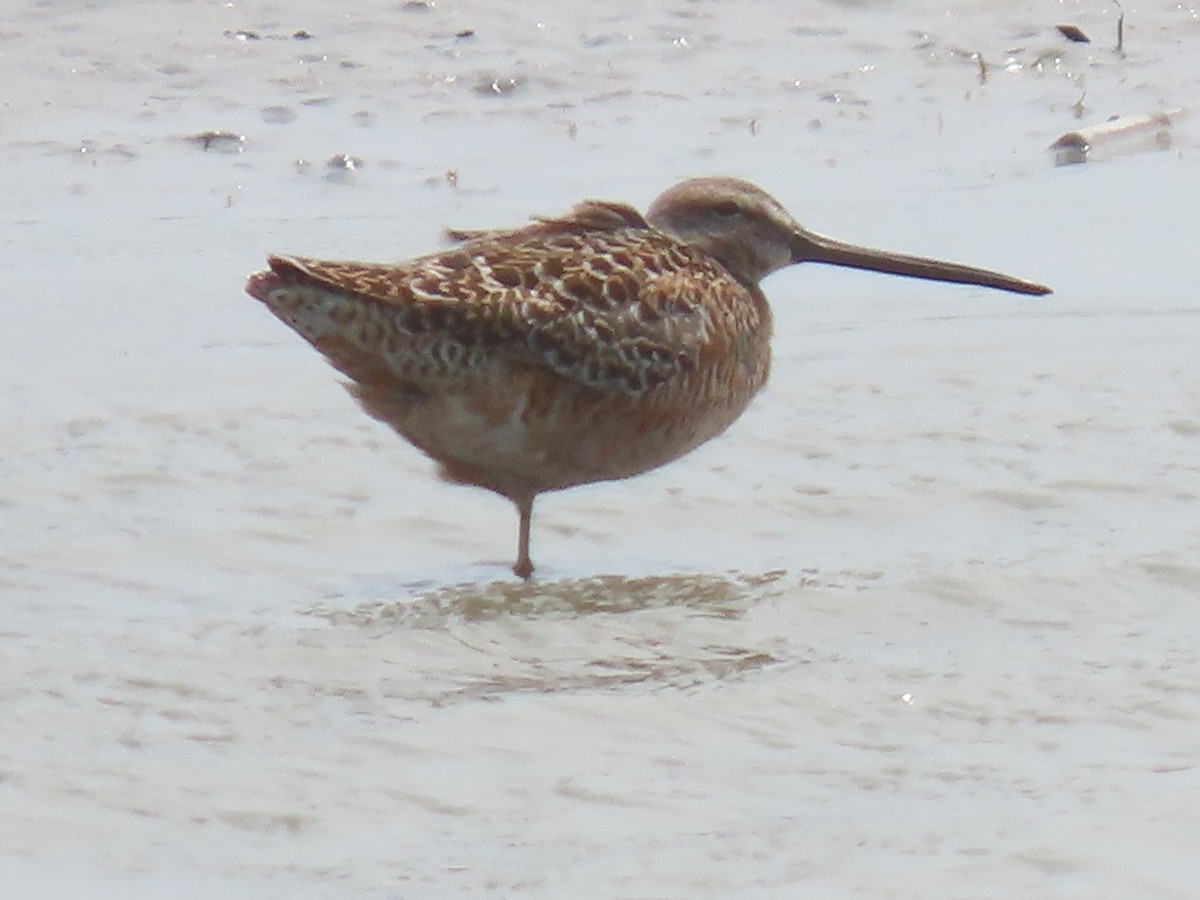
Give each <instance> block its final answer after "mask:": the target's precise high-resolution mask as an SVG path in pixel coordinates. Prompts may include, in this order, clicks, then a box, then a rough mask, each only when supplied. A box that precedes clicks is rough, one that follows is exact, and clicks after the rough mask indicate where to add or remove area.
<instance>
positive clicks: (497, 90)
mask: <svg viewBox="0 0 1200 900" xmlns="http://www.w3.org/2000/svg"><path fill="white" fill-rule="evenodd" d="M516 89H517V79H515V78H494V77H492V76H491V75H481V76H480V77H479V80H478V81H476V82H475V93H477V94H496V95H503V94H511V93H512V92H513V91H515V90H516Z"/></svg>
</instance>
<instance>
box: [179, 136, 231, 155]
mask: <svg viewBox="0 0 1200 900" xmlns="http://www.w3.org/2000/svg"><path fill="white" fill-rule="evenodd" d="M183 139H184V140H185V141H187V142H188V143H190V144H193V145H195V146H197V147H199V148H200V149H201V150H205V151H207V150H212V151H213V152H215V153H241V152H242V149H243V148H244V147H245V146H246V136H245V135H244V134H235V133H234V132H232V131H198V132H196V133H195V134H188V135H185V136H184V138H183Z"/></svg>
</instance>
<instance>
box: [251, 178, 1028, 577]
mask: <svg viewBox="0 0 1200 900" xmlns="http://www.w3.org/2000/svg"><path fill="white" fill-rule="evenodd" d="M456 235H457V236H459V237H462V238H464V242H463V243H462V244H461V245H460V246H458V247H456V248H454V249H451V250H446V251H443V252H441V253H435V254H431V255H429V256H424V257H420V258H417V259H414V260H411V261H409V262H403V263H397V264H369V263H345V262H323V261H319V260H311V259H301V258H296V257H271V258H270V260H269V263H270V270H269V271H267V272H260V273H258V274H256V275H253V276H251V278H250V280H249V282H248V283H247V285H246V290H247V292H248V293H250V294H251V295H252V296H253V297H255V298H256V299H258V300H261V301H262V302H263V303H265V304H266V305H267V307H268V308H269V309H270V310H271V311H272V312H273V313H274V314H275V315H276V316H278V317H279V318H280V319H282V320H283V321H284V322H285V323H286V324H287V325H289V326H290V327H292V328H293V329H295V330H296V331H297V332H299V334H300V335H301V336H303V337H304V338H305V339H306V340H307V341H309V343H311V344H312V345H313V346H314V347H316V348H317V349H318V350H319V351H321V353H322V354H324V356H325V357H326V358H327V359H328V360H329V361H330V362H331V363H332V364H333V365H334V366H336V367H337V368H338V369H339V370H340V371H341V372H342V373H343V374H345V375H346V376H347V377H348V378H349V379H350V383H349V385H348V387H349V389H350V391H351V392H352V393H353V394H354V395H355V397H356V398H357V399H358V401H359V403H360V404H361V405H362V407H363V409H364V410H366V412H367V413H369V414H370V415H372V416H374V417H375V418H377V419H379V420H380V421H382V422H385V423H387V424H388V425H390V426H391V427H392V428H394V429H395V430H396V431H397V432H398V433H399V434H401V435H402V436H403V437H405V438H406V439H408V440H409V441H411V442H412V443H414V444H415V445H417V446H418V447H420V448H421V449H422V450H424V451H425V452H426V453H427V454H429V455H430V456H431V457H433V458H434V459H435V460H437V461H438V462H439V463H440V464H441V466H442V471H443V474H444V475H445V476H446V477H447V478H449V479H451V480H453V481H458V482H463V483H466V484H473V485H478V486H480V487H485V488H488V489H489V490H492V491H495V492H496V493H498V494H501V495H503V496H505V497H508V498H509V499H510V500H512V501H513V503H515V504H516V506H517V508H518V510H519V512H520V517H521V523H520V540H519V547H518V558H517V562H516V564H515V565H514V567H513V568H514V571H515V572H516V573H517V574H518V575H521V576H523V577H528V576H529V574H530V573H531V572H532V570H533V564H532V561H531V560H530V557H529V526H530V517H531V513H532V506H533V500H534V498H535V497H536V496H537V495H538V494H540V493H543V492H545V491H553V490H560V489H562V488H567V487H572V486H574V485H578V484H585V483H588V482H593V481H607V480H612V479H618V478H626V477H629V476H631V475H637V474H639V473H641V472H645V471H647V470H649V469H653V468H656V467H657V466H661V465H663V464H665V463H668V462H670V461H671V460H673V459H676V458H678V457H679V456H682V455H683V454H685V453H687V452H688V451H689V450H692V449H693V448H695V447H697V446H699V445H700V444H702V443H704V442H705V441H707V440H709V439H710V438H713V437H715V436H716V435H718V434H720V433H721V432H722V431H724V430H725V429H726V428H727V427H729V425H730V424H731V423H732V422H733V421H734V420H735V419H736V418H737V417H738V416H739V415H741V413H742V411H743V410H744V409H745V408H746V406H747V405H748V404H749V402H750V400H751V399H752V398H753V396H754V395H755V394H756V393H757V392H758V390H759V389H760V388H761V387H762V386H763V384H765V383H766V380H767V374H768V370H769V367H770V356H771V354H770V344H769V341H770V336H771V313H770V309H769V307H768V305H767V302H766V299H765V297H764V296H763V294H762V291H761V290H760V289H759V287H758V282H759V281H760V280H761V279H762V278H763V277H765V276H766V275H768V274H770V273H771V272H773V271H775V270H776V269H779V268H782V267H783V266H786V265H789V264H792V263H796V262H803V261H815V262H828V263H832V264H835V265H848V266H855V267H859V268H869V269H876V270H880V271H889V272H893V273H895V274H901V275H909V276H912V277H918V278H929V279H935V280H943V281H960V282H966V283H971V284H981V285H985V286H988V287H995V288H1000V289H1004V290H1011V291H1018V292H1022V293H1046V292H1047V291H1048V289H1047V288H1044V287H1042V286H1040V285H1035V284H1032V283H1030V282H1025V281H1021V280H1020V279H1015V278H1010V277H1009V276H1006V275H1000V274H998V273H993V272H987V271H984V270H980V269H973V268H970V267H966V266H957V265H954V264H951V263H942V262H939V261H936V260H926V259H921V258H917V257H907V256H899V255H896V254H887V253H883V252H881V251H873V250H866V249H864V248H857V247H853V246H851V245H847V244H841V243H839V242H836V241H832V240H831V239H829V238H825V237H823V236H821V235H817V234H814V233H812V232H808V231H805V230H804V229H802V228H800V226H799V225H797V224H796V222H795V221H794V220H793V219H792V218H791V216H789V215H788V213H787V212H786V211H785V210H784V209H783V207H782V206H780V205H779V203H777V202H776V201H775V200H774V199H772V198H771V197H770V196H768V195H767V194H766V193H764V192H763V191H761V190H760V189H759V188H757V187H755V186H754V185H751V184H747V183H746V182H742V181H737V180H734V179H729V178H701V179H693V180H691V181H686V182H683V183H682V184H680V185H677V186H676V187H674V188H672V189H671V190H669V191H667V192H666V193H665V194H663V195H662V196H661V197H659V199H658V200H656V201H655V202H654V204H652V206H651V207H650V210H649V212H648V213H647V216H646V217H645V218H643V217H642V216H641V215H640V214H639V213H638V212H637V211H636V210H635V209H633V208H632V207H629V206H626V205H624V204H620V203H609V202H601V201H595V200H590V201H585V202H583V203H581V204H579V205H578V206H576V207H575V208H574V209H572V210H571V211H570V212H569V213H567V214H566V215H565V216H562V217H561V218H554V219H538V220H535V221H534V222H533V224H531V225H528V226H526V227H524V228H519V229H516V230H513V231H500V232H459V233H456Z"/></svg>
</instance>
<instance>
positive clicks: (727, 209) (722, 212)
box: [713, 200, 738, 219]
mask: <svg viewBox="0 0 1200 900" xmlns="http://www.w3.org/2000/svg"><path fill="white" fill-rule="evenodd" d="M713 212H715V213H716V214H717V215H718V216H721V218H724V219H728V218H730V217H731V216H736V215H737V214H738V205H737V204H736V203H734V202H733V201H732V200H722V201H721V202H720V203H718V204H716V205H715V206H714V207H713Z"/></svg>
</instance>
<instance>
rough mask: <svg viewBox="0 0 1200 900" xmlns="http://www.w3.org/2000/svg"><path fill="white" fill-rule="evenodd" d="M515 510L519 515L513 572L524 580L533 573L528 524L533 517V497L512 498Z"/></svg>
mask: <svg viewBox="0 0 1200 900" xmlns="http://www.w3.org/2000/svg"><path fill="white" fill-rule="evenodd" d="M513 502H514V503H516V504H517V512H518V513H520V515H521V524H520V526H519V528H520V532H519V534H520V536H519V537H518V538H517V561H516V562H515V563H514V564H513V572H515V573H516V574H517V576H518V577H520V578H524V579H525V580H526V581H528V580H529V577H530V576H531V575H532V574H533V560H532V559H530V558H529V525H530V522H531V521H532V519H533V497H532V496H529V497H522V498H520V499H519V500H514V501H513Z"/></svg>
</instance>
